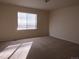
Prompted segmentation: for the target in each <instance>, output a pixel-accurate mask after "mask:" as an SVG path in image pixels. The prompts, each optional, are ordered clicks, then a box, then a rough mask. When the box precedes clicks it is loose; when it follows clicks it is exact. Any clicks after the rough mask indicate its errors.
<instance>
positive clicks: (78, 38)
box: [49, 6, 79, 44]
mask: <svg viewBox="0 0 79 59" xmlns="http://www.w3.org/2000/svg"><path fill="white" fill-rule="evenodd" d="M49 30H50V36H54V37H57V38H60V39H64V40H68V41H71V42H74V43H78V44H79V6H72V7H67V8H62V9H58V10H55V11H52V12H51V15H50V29H49Z"/></svg>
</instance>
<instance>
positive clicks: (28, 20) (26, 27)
mask: <svg viewBox="0 0 79 59" xmlns="http://www.w3.org/2000/svg"><path fill="white" fill-rule="evenodd" d="M21 13H22V14H23V15H24V17H26V18H27V17H29V18H27V19H24V21H26V22H27V23H25V22H24V23H25V25H24V26H25V27H24V28H21V27H20V25H21V26H22V27H23V25H22V23H21V20H23V19H21V18H20V16H19V14H21ZM25 15H27V16H25ZM28 15H30V16H28ZM33 16H34V17H33ZM30 17H31V18H34V19H33V20H34V21H32V19H31V18H30ZM19 19H20V20H19ZM30 20H31V21H30ZM19 21H20V22H19ZM32 22H34V24H33V23H32ZM29 23H30V25H29ZM27 25H28V26H27ZM36 29H37V14H33V13H26V12H18V13H17V30H36Z"/></svg>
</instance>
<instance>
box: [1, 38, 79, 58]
mask: <svg viewBox="0 0 79 59" xmlns="http://www.w3.org/2000/svg"><path fill="white" fill-rule="evenodd" d="M78 57H79V45H78V44H74V43H71V42H68V41H64V40H60V39H56V38H53V37H38V38H30V39H23V40H17V41H9V42H2V43H0V59H73V58H76V59H77V58H78Z"/></svg>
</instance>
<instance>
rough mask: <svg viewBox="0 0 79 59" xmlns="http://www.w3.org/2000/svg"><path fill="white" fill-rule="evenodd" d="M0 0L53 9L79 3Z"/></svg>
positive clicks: (1, 0)
mask: <svg viewBox="0 0 79 59" xmlns="http://www.w3.org/2000/svg"><path fill="white" fill-rule="evenodd" d="M0 2H5V3H10V4H14V5H19V6H24V7H31V8H37V9H44V10H51V9H56V8H62V7H67V6H72V5H78V4H79V0H50V1H49V2H48V3H45V0H0Z"/></svg>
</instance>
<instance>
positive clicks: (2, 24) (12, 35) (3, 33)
mask: <svg viewBox="0 0 79 59" xmlns="http://www.w3.org/2000/svg"><path fill="white" fill-rule="evenodd" d="M18 11H21V12H30V13H36V14H38V20H37V21H38V29H37V30H24V31H17V30H16V29H17V12H18ZM48 33H49V30H48V11H45V10H37V9H32V8H24V7H18V6H14V5H9V4H2V3H0V41H6V40H15V39H21V38H28V37H36V36H47V35H48Z"/></svg>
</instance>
